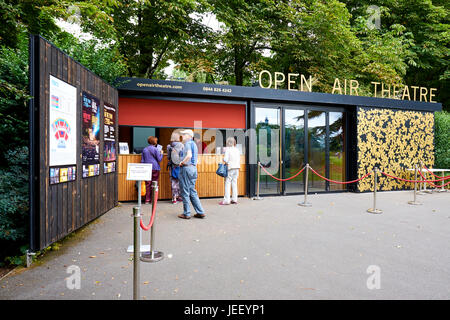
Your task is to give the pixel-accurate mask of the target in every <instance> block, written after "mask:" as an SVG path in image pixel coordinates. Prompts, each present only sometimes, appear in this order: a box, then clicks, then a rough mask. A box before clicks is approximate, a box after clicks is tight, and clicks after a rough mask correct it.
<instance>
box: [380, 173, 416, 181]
mask: <svg viewBox="0 0 450 320" xmlns="http://www.w3.org/2000/svg"><path fill="white" fill-rule="evenodd" d="M380 172H381V174H384V175H385V176H386V177H389V178H392V179H397V180H400V181H405V182H413V183H421V182H423V181H422V180H408V179H403V178H400V177H396V176H391V175H390V174H387V173H386V172H384V171H380Z"/></svg>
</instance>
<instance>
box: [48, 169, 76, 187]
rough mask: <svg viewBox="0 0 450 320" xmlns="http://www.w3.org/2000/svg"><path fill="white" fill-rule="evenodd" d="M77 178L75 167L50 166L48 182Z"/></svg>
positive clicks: (54, 182)
mask: <svg viewBox="0 0 450 320" xmlns="http://www.w3.org/2000/svg"><path fill="white" fill-rule="evenodd" d="M76 179H77V167H76V166H70V167H65V168H50V184H57V183H62V182H69V181H75V180H76Z"/></svg>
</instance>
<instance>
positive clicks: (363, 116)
mask: <svg viewBox="0 0 450 320" xmlns="http://www.w3.org/2000/svg"><path fill="white" fill-rule="evenodd" d="M357 119H358V124H357V136H358V146H357V147H358V176H359V177H361V176H363V175H365V174H366V173H367V172H369V171H373V170H374V168H375V167H376V168H378V169H379V170H381V171H383V172H385V173H387V174H390V175H393V176H396V177H400V178H403V179H410V180H412V179H414V172H412V171H407V169H410V168H414V165H416V164H417V165H420V161H423V163H424V164H425V165H426V166H427V167H428V168H431V167H432V166H433V164H434V114H433V113H432V112H419V111H403V110H393V109H376V108H363V107H360V108H358V110H357ZM413 187H414V184H413V183H410V182H403V181H400V180H397V179H392V178H389V177H386V176H385V175H382V174H381V173H379V174H378V190H386V191H387V190H404V189H410V188H413ZM358 191H361V192H363V191H373V176H370V177H369V178H366V179H364V180H362V181H360V182H359V183H358Z"/></svg>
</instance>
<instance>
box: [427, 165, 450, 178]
mask: <svg viewBox="0 0 450 320" xmlns="http://www.w3.org/2000/svg"><path fill="white" fill-rule="evenodd" d="M423 167H424V168H425V170H427V171H428V172H429V173H431V175H433V176H435V177H436V178H443V180H447V179H450V175H448V176H443V177H441V176H438V175H436V174H434V173H433V172H431V171H430V169H428V168H427V167H426V166H425V165H423Z"/></svg>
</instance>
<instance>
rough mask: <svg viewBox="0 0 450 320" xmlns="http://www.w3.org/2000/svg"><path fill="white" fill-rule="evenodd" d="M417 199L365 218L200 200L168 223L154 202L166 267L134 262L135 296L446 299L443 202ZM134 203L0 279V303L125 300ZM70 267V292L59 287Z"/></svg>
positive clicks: (389, 203) (386, 196) (387, 196)
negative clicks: (198, 215)
mask: <svg viewBox="0 0 450 320" xmlns="http://www.w3.org/2000/svg"><path fill="white" fill-rule="evenodd" d="M418 199H419V200H420V201H422V202H423V205H422V206H411V205H408V204H407V201H409V200H412V193H411V192H409V191H400V192H381V193H379V194H378V200H379V207H380V208H381V209H383V211H384V212H383V213H382V214H378V215H375V214H369V213H367V212H366V209H368V208H369V207H370V206H371V205H372V194H370V193H365V194H353V193H339V194H322V195H311V196H310V197H309V200H310V202H311V203H312V204H313V206H312V207H310V208H304V207H299V206H297V203H298V202H299V201H301V200H303V197H302V196H286V197H270V198H265V199H264V200H262V201H253V200H251V199H247V198H240V199H239V202H240V203H239V205H230V206H219V205H217V203H218V199H203V200H202V203H203V205H204V207H205V209H206V211H207V214H208V216H207V218H206V219H203V220H200V219H191V220H182V219H179V218H177V214H179V213H180V212H181V211H180V210H181V208H182V204H181V203H180V204H176V205H172V204H170V203H168V202H163V201H161V202H160V203H159V205H158V216H157V221H156V227H155V228H156V229H155V231H156V242H157V243H156V246H157V248H158V249H159V250H161V251H163V252H164V253H165V255H166V258H165V259H164V260H162V261H160V262H158V263H141V295H142V298H143V299H152V300H158V299H202V300H203V299H226V300H235V299H252V300H253V299H450V286H449V283H450V269H449V268H448V266H449V265H450V254H449V252H450V209H449V208H450V193H436V194H430V195H423V196H419V198H418ZM133 205H134V204H132V203H122V204H121V205H120V206H119V207H117V208H115V209H113V210H111V211H110V212H108V213H106V214H105V215H103V216H102V217H100V218H99V219H97V220H96V221H94V222H93V223H91V224H90V225H88V226H87V227H85V228H83V229H82V231H79V232H77V234H76V235H75V236H72V237H70V238H69V239H68V240H66V241H64V243H63V245H62V246H61V248H60V250H58V251H51V252H48V253H46V254H45V256H43V257H42V258H41V259H40V261H39V262H37V263H36V264H34V265H33V266H32V267H31V268H29V269H25V268H22V269H16V270H15V271H14V272H13V273H11V274H10V275H8V276H7V277H5V278H4V279H2V280H1V281H0V299H52V300H53V299H131V298H132V292H133V290H132V276H133V261H132V259H131V258H132V254H130V253H127V252H126V248H127V247H128V245H130V244H131V243H132V218H131V217H130V215H131V212H132V207H133ZM150 208H151V207H150V206H148V205H147V206H144V213H147V214H148V213H149V211H150ZM145 220H146V221H147V220H148V217H146V218H145ZM148 237H149V236H148V233H146V234H145V235H144V240H147V239H148ZM71 265H76V266H78V267H79V268H80V270H81V288H80V289H68V288H67V285H66V282H67V281H66V280H65V279H66V277H68V276H69V274H68V273H67V268H68V267H69V266H71ZM368 269H369V271H370V272H371V273H368V272H367V270H368ZM372 272H375V273H372ZM368 279H369V287H372V288H373V287H375V288H374V289H369V287H368ZM377 285H379V289H377Z"/></svg>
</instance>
